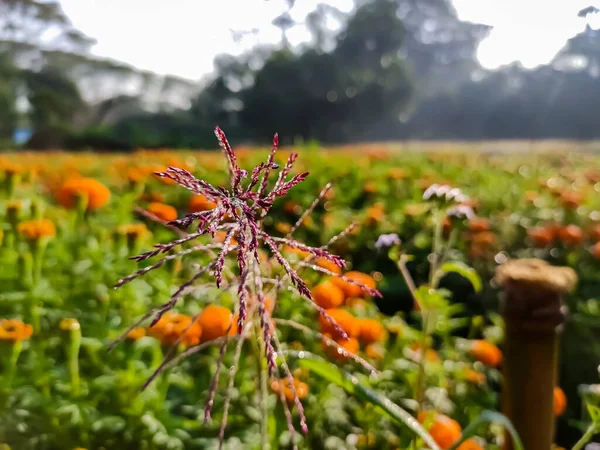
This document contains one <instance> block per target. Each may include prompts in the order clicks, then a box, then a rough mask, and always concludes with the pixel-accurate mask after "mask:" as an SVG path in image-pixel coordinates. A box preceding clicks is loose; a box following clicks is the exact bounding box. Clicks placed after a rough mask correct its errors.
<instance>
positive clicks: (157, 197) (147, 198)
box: [140, 192, 165, 203]
mask: <svg viewBox="0 0 600 450" xmlns="http://www.w3.org/2000/svg"><path fill="white" fill-rule="evenodd" d="M140 200H142V201H144V202H159V203H162V202H164V201H165V196H164V195H163V194H161V193H160V192H146V193H144V194H142V196H141V197H140Z"/></svg>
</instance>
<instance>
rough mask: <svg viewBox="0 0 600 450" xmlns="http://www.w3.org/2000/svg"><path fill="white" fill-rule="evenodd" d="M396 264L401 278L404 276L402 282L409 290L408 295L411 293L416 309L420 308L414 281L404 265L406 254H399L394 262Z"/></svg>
mask: <svg viewBox="0 0 600 450" xmlns="http://www.w3.org/2000/svg"><path fill="white" fill-rule="evenodd" d="M396 265H397V266H398V270H400V273H401V274H402V278H404V282H405V283H406V286H408V290H409V291H410V295H412V298H413V301H414V302H415V306H416V307H417V309H418V310H421V303H420V302H419V298H418V296H417V287H416V286H415V282H414V281H413V278H412V276H411V275H410V272H409V271H408V268H407V267H406V256H405V255H401V256H400V259H399V260H398V262H397V263H396Z"/></svg>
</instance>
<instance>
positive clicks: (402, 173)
mask: <svg viewBox="0 0 600 450" xmlns="http://www.w3.org/2000/svg"><path fill="white" fill-rule="evenodd" d="M387 176H388V178H391V179H392V180H402V179H403V178H406V177H407V176H408V173H407V172H406V170H404V169H402V168H401V167H392V168H391V169H390V170H388V173H387Z"/></svg>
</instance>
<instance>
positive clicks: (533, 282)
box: [494, 258, 577, 294]
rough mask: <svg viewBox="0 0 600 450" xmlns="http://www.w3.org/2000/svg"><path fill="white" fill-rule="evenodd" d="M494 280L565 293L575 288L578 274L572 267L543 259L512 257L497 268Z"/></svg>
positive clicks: (499, 282)
mask: <svg viewBox="0 0 600 450" xmlns="http://www.w3.org/2000/svg"><path fill="white" fill-rule="evenodd" d="M494 281H495V282H496V283H497V284H498V285H499V286H502V287H506V286H508V285H511V284H512V285H514V284H522V285H529V286H531V287H535V288H538V289H540V290H544V291H551V292H556V293H560V294H563V293H568V292H571V291H572V290H573V289H574V288H575V286H576V285H577V274H576V273H575V271H574V270H573V269H571V268H570V267H557V266H552V265H550V264H549V263H548V262H546V261H544V260H542V259H537V258H524V259H512V260H509V261H508V262H506V263H505V264H502V265H501V266H499V267H498V268H497V269H496V275H495V277H494Z"/></svg>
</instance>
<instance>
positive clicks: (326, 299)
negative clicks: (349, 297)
mask: <svg viewBox="0 0 600 450" xmlns="http://www.w3.org/2000/svg"><path fill="white" fill-rule="evenodd" d="M311 293H312V296H313V299H314V300H315V303H316V304H317V305H319V306H320V307H321V308H325V309H331V308H337V307H338V306H341V304H342V303H344V291H342V290H341V289H340V288H339V287H337V286H336V285H335V284H333V283H332V282H331V281H324V282H322V283H319V284H318V285H316V286H315V287H314V288H313V290H312V292H311Z"/></svg>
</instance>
